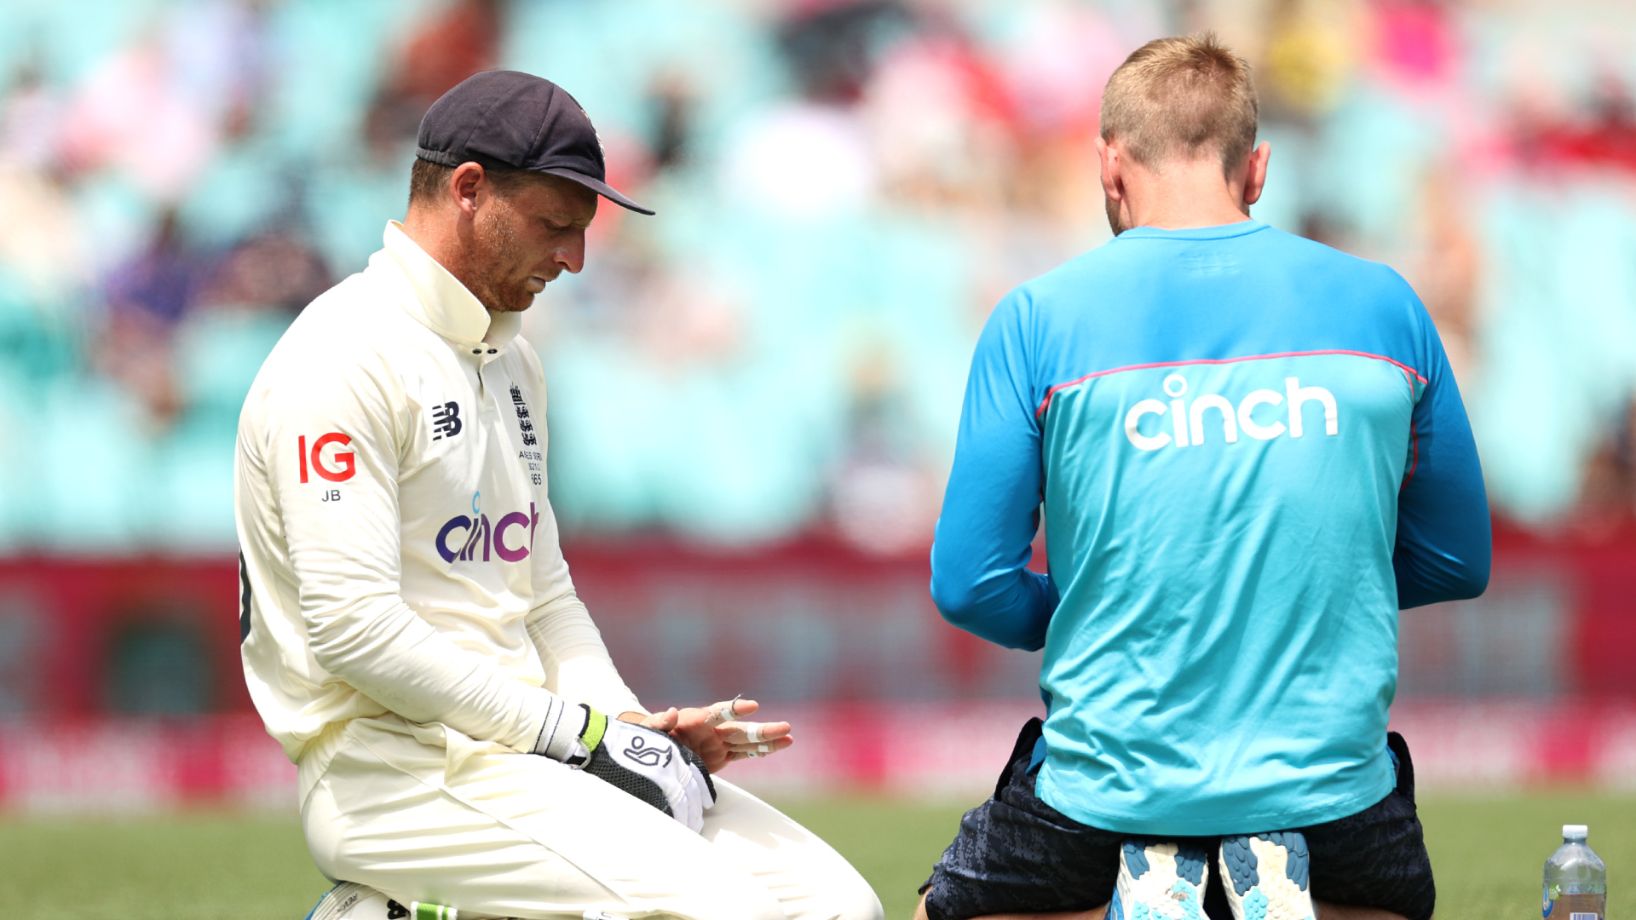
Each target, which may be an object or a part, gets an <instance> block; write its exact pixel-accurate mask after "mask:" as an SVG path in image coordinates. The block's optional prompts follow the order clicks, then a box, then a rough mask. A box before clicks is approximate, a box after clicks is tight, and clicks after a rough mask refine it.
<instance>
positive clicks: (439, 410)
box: [432, 402, 465, 441]
mask: <svg viewBox="0 0 1636 920" xmlns="http://www.w3.org/2000/svg"><path fill="white" fill-rule="evenodd" d="M463 427H465V426H464V425H463V424H461V422H460V404H459V403H457V402H446V403H444V404H443V405H441V406H438V407H436V408H435V409H433V410H432V440H434V441H441V440H443V439H444V438H452V437H454V436H455V435H457V434H459V433H460V429H461V428H463Z"/></svg>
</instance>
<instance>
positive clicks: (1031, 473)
mask: <svg viewBox="0 0 1636 920" xmlns="http://www.w3.org/2000/svg"><path fill="white" fill-rule="evenodd" d="M1028 306H1029V305H1028V301H1027V298H1026V296H1025V295H1023V294H1021V293H1014V294H1012V295H1011V296H1010V297H1008V298H1007V299H1005V300H1004V301H1002V302H1001V303H1000V304H999V306H998V307H996V308H995V310H994V313H993V314H992V315H991V316H990V317H989V320H988V323H987V324H986V325H985V326H984V328H983V332H982V335H981V336H980V337H979V338H978V342H977V350H976V354H975V356H974V357H973V359H972V365H971V375H970V377H969V379H968V380H967V383H966V396H965V405H964V408H963V409H962V411H961V416H960V432H959V436H958V438H957V440H956V442H955V453H954V466H953V469H952V470H951V471H950V473H949V484H948V489H947V491H946V492H945V494H944V497H943V511H942V515H941V516H940V517H939V518H938V522H937V531H936V536H935V538H934V540H933V544H932V582H931V591H932V600H933V601H934V602H935V603H936V604H937V608H938V610H939V611H940V612H941V613H942V614H943V617H944V618H945V619H947V620H948V621H949V622H950V623H952V624H954V625H956V626H958V627H960V628H962V629H964V630H967V631H968V632H971V633H973V634H975V635H977V636H980V637H982V638H984V639H987V640H989V641H990V642H995V643H998V644H1000V645H1005V646H1009V647H1012V648H1022V649H1037V648H1040V647H1041V646H1042V645H1044V644H1045V628H1046V625H1047V624H1048V623H1049V622H1050V619H1051V613H1052V611H1053V610H1054V609H1055V607H1056V603H1057V595H1056V590H1055V588H1054V587H1053V586H1052V584H1051V581H1050V579H1049V578H1048V577H1046V576H1044V575H1039V574H1036V573H1033V572H1030V571H1028V568H1027V566H1028V560H1029V557H1030V555H1031V553H1032V550H1031V548H1030V545H1031V544H1032V542H1033V539H1034V534H1035V532H1036V531H1037V530H1038V529H1039V507H1040V486H1041V476H1042V475H1043V474H1042V471H1041V454H1040V429H1039V425H1038V422H1037V421H1036V420H1035V417H1034V405H1033V402H1034V400H1033V398H1032V388H1031V387H1030V384H1029V374H1028V368H1029V364H1030V362H1029V355H1028V341H1029V338H1028V332H1027V323H1026V311H1027V308H1028Z"/></svg>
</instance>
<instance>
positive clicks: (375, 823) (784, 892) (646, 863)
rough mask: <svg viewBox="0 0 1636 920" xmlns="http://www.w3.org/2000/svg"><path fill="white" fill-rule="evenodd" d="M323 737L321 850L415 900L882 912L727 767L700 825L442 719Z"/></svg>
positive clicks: (740, 912)
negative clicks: (734, 780) (692, 827)
mask: <svg viewBox="0 0 1636 920" xmlns="http://www.w3.org/2000/svg"><path fill="white" fill-rule="evenodd" d="M321 748H322V750H321V751H314V752H312V754H309V756H306V757H304V758H303V761H302V770H301V774H302V776H301V780H302V782H301V788H302V789H303V790H306V794H305V796H304V798H303V801H302V805H301V823H302V827H303V829H304V831H305V833H306V837H307V847H308V848H309V849H310V850H311V851H312V855H313V859H314V860H315V861H316V862H317V864H318V868H319V870H320V871H322V872H323V873H324V874H325V875H327V876H329V877H330V878H331V879H335V880H344V881H351V882H357V883H359V884H363V885H368V886H370V887H372V888H375V889H377V890H379V891H381V892H383V893H385V894H386V895H387V896H389V897H391V898H393V899H395V900H398V901H402V902H404V903H408V902H409V901H412V900H415V901H432V902H435V903H439V904H445V905H449V906H452V907H456V908H459V910H460V915H461V917H462V918H465V917H480V916H493V917H516V918H558V917H566V918H573V920H580V918H582V917H584V916H586V915H587V913H590V914H592V915H595V913H596V912H597V911H606V912H608V913H610V914H615V915H619V916H625V917H631V918H633V920H634V918H648V917H676V918H685V920H797V918H801V920H880V918H881V917H882V911H881V906H880V900H879V899H878V898H876V896H875V893H874V891H873V890H871V889H870V887H869V884H868V883H867V882H865V881H864V880H863V878H862V876H860V875H859V874H858V872H857V870H855V869H853V868H852V866H851V865H849V864H848V863H847V862H846V860H845V859H843V858H842V857H841V855H840V854H838V853H836V852H835V851H834V850H833V849H831V848H830V846H829V845H828V844H826V843H824V842H823V841H822V840H820V839H819V838H818V837H817V836H815V835H814V834H813V833H812V832H810V831H808V830H807V829H806V828H803V827H801V826H800V825H799V824H796V823H795V822H794V821H792V820H790V819H789V818H788V817H786V816H785V815H783V814H782V813H780V812H779V811H777V810H776V809H774V808H773V807H772V806H770V805H768V804H766V803H765V802H762V801H761V800H760V799H757V798H756V797H755V796H753V795H751V794H749V793H748V792H745V791H744V790H742V789H739V788H738V787H736V786H734V785H732V784H730V783H727V782H724V781H722V780H720V779H717V780H715V783H716V792H717V795H718V798H717V802H716V805H715V807H714V808H712V809H711V810H709V811H707V812H706V813H705V822H704V833H703V834H702V835H700V834H695V833H693V832H692V831H689V830H688V829H687V828H686V827H684V826H683V825H682V824H681V823H679V822H677V821H676V820H675V819H673V818H669V817H667V816H666V815H665V814H664V813H663V812H660V811H658V810H656V809H654V808H653V807H651V806H649V805H646V804H643V803H642V802H640V801H638V800H636V799H635V798H632V797H631V796H629V795H627V794H625V793H623V792H620V791H619V790H618V789H615V788H614V787H613V786H610V785H608V784H607V783H604V782H603V781H601V780H599V779H597V778H596V777H594V776H590V775H588V774H586V773H583V772H581V771H579V770H572V769H569V768H568V767H566V766H564V765H563V764H560V763H558V762H556V761H554V760H551V759H549V758H545V757H540V756H536V755H533V754H518V753H516V752H514V751H511V750H509V749H507V748H504V747H501V746H498V745H494V744H489V743H486V742H479V741H474V740H473V739H471V738H468V737H467V736H465V735H463V734H461V733H459V732H457V731H455V730H454V729H451V728H447V727H444V726H428V725H417V724H413V723H409V722H405V721H403V720H401V719H398V718H397V717H395V716H384V717H381V718H375V719H357V720H354V721H352V722H350V723H348V724H347V726H346V728H345V729H343V730H342V731H340V732H339V733H338V734H337V735H336V736H334V737H332V738H330V739H327V741H326V742H325V743H324V744H322V745H321ZM331 752H333V755H332V756H329V755H331ZM314 755H319V756H314ZM325 761H327V767H326V766H324V762H325ZM309 762H311V763H309ZM309 767H310V768H311V770H310V771H309ZM309 772H310V773H311V774H312V775H309Z"/></svg>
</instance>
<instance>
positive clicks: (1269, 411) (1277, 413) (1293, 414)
mask: <svg viewBox="0 0 1636 920" xmlns="http://www.w3.org/2000/svg"><path fill="white" fill-rule="evenodd" d="M1164 390H1165V395H1166V396H1169V397H1170V401H1169V402H1168V403H1166V402H1164V401H1162V400H1157V399H1144V400H1142V401H1140V402H1138V403H1137V404H1136V405H1134V406H1131V407H1130V411H1129V412H1127V413H1125V437H1126V438H1129V439H1130V443H1131V444H1132V445H1133V446H1135V447H1136V449H1137V450H1146V451H1154V450H1162V449H1164V448H1166V447H1170V446H1171V445H1175V446H1176V447H1198V446H1199V445H1201V444H1205V443H1207V442H1209V441H1210V440H1212V438H1211V437H1210V435H1211V433H1213V432H1215V431H1220V432H1221V440H1223V441H1225V442H1226V443H1228V444H1237V443H1238V438H1239V434H1240V432H1242V433H1243V434H1244V435H1246V436H1248V437H1251V438H1254V439H1255V440H1257V441H1271V440H1273V439H1274V438H1282V437H1285V436H1288V437H1291V438H1299V437H1301V436H1302V435H1303V434H1305V433H1306V432H1305V428H1304V426H1303V420H1302V417H1301V411H1302V409H1303V408H1305V406H1306V404H1307V403H1313V402H1315V403H1318V404H1320V405H1322V406H1323V409H1324V435H1325V436H1326V437H1334V436H1335V435H1337V434H1339V433H1340V430H1341V423H1340V410H1339V409H1338V408H1337V407H1336V405H1335V394H1334V393H1331V392H1329V391H1328V390H1326V389H1324V388H1323V387H1304V386H1301V381H1300V378H1298V377H1285V378H1284V391H1283V392H1282V393H1280V392H1279V391H1277V390H1251V391H1250V392H1249V394H1248V395H1246V396H1245V397H1244V398H1243V399H1241V400H1239V403H1238V405H1236V406H1235V405H1233V404H1232V403H1231V402H1229V401H1228V399H1227V397H1225V396H1221V395H1218V394H1215V393H1206V394H1204V395H1202V396H1198V397H1195V398H1194V399H1193V400H1191V401H1189V400H1188V399H1187V378H1185V377H1183V376H1182V375H1181V374H1171V375H1170V376H1168V377H1166V378H1165V381H1164ZM1280 407H1282V408H1280ZM1211 410H1214V411H1215V413H1216V418H1219V419H1220V422H1221V427H1220V428H1219V429H1218V428H1217V427H1216V425H1215V424H1214V422H1212V423H1211V424H1210V426H1209V427H1208V428H1206V426H1205V420H1206V418H1207V416H1206V413H1208V412H1210V411H1211ZM1149 416H1153V417H1155V419H1154V420H1153V421H1148V418H1149Z"/></svg>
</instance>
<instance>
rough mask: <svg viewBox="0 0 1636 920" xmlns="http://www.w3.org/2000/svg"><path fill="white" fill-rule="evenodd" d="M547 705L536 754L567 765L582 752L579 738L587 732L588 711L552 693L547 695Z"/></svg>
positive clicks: (537, 740)
mask: <svg viewBox="0 0 1636 920" xmlns="http://www.w3.org/2000/svg"><path fill="white" fill-rule="evenodd" d="M546 705H547V707H548V708H547V709H546V711H545V721H544V722H542V723H541V724H540V734H539V737H538V738H536V739H535V741H534V753H536V754H541V755H544V756H546V757H549V758H551V759H552V760H560V761H562V762H563V763H567V762H568V761H569V759H570V758H572V757H574V755H575V754H576V753H579V751H580V748H581V745H580V743H579V736H580V735H582V734H584V732H585V721H586V718H587V715H586V711H585V709H584V708H583V707H581V706H577V705H573V704H570V703H568V702H565V701H564V700H563V699H562V698H561V697H558V696H556V695H555V694H550V693H548V694H546Z"/></svg>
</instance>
